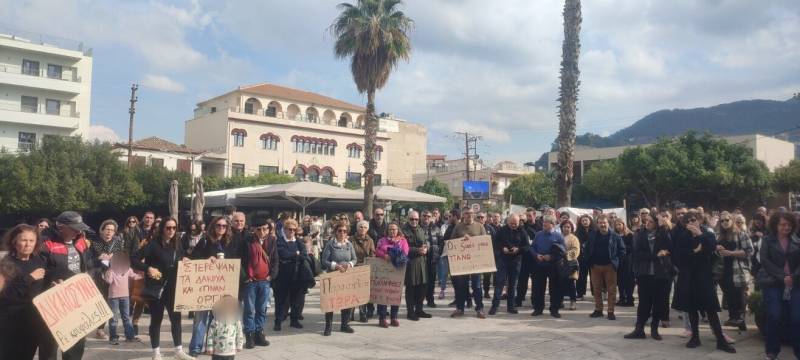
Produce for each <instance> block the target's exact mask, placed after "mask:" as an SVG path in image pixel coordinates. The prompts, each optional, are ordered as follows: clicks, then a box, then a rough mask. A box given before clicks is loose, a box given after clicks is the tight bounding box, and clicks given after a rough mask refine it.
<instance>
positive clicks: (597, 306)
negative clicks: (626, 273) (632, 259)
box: [586, 214, 626, 320]
mask: <svg viewBox="0 0 800 360" xmlns="http://www.w3.org/2000/svg"><path fill="white" fill-rule="evenodd" d="M595 221H597V228H598V231H597V232H594V233H592V234H591V236H589V242H588V243H587V244H586V262H587V263H589V269H590V270H591V277H592V291H593V294H592V295H593V297H594V312H592V314H591V315H590V316H591V317H594V318H596V317H602V316H603V289H606V291H607V292H608V313H607V318H608V320H616V319H617V317H616V315H615V314H614V305H615V304H614V299H616V296H617V269H619V260H620V258H622V257H624V256H625V251H626V250H625V243H624V242H623V241H622V238H621V237H620V236H619V235H618V234H616V233H614V232H613V231H611V229H610V228H609V219H608V216H606V215H605V214H601V215H599V216H598V217H597V219H596V220H595Z"/></svg>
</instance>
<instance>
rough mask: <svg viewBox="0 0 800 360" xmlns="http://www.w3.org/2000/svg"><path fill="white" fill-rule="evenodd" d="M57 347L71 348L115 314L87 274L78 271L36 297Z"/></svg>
mask: <svg viewBox="0 0 800 360" xmlns="http://www.w3.org/2000/svg"><path fill="white" fill-rule="evenodd" d="M33 305H34V306H36V310H37V311H39V314H40V315H41V316H42V319H43V320H44V322H45V324H46V325H47V328H48V329H49V330H50V333H51V334H53V338H55V339H56V343H58V347H59V348H60V349H61V350H62V351H65V350H69V348H71V347H72V346H73V345H75V343H77V342H78V341H79V340H80V339H83V338H84V337H85V336H86V335H88V334H89V333H93V332H94V331H95V330H97V328H98V327H99V326H100V325H102V324H104V323H105V322H106V321H108V319H111V317H112V316H113V315H112V313H111V309H110V308H109V307H108V304H107V303H106V299H105V298H104V297H103V294H101V293H100V291H99V290H97V286H96V285H95V284H94V280H92V278H91V277H90V276H89V275H87V274H78V275H75V276H73V277H71V278H69V279H67V280H64V282H62V283H61V284H58V285H56V286H54V287H52V288H51V289H49V290H47V291H45V292H43V293H41V294H39V296H37V297H35V298H33Z"/></svg>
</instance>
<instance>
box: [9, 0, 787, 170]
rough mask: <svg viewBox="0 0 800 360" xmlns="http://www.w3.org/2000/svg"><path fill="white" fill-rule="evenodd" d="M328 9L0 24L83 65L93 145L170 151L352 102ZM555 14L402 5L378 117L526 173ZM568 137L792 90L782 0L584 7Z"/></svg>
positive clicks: (77, 9)
mask: <svg viewBox="0 0 800 360" xmlns="http://www.w3.org/2000/svg"><path fill="white" fill-rule="evenodd" d="M341 1H342V0H335V1H331V0H292V1H288V0H280V1H279V0H238V1H206V0H192V1H155V0H153V1H132V0H117V1H96V0H36V1H24V2H22V1H14V0H0V8H2V9H4V10H3V12H2V13H0V24H2V25H4V26H6V27H10V28H15V29H20V30H26V31H34V32H41V33H46V34H52V35H58V36H62V37H66V38H71V39H76V40H81V41H84V42H86V43H88V44H90V46H92V48H93V51H94V74H93V77H94V79H93V84H92V86H93V91H92V116H91V120H92V124H93V126H94V127H93V129H92V134H93V136H96V137H98V138H101V139H114V138H115V137H119V138H122V139H127V128H128V114H127V109H128V97H129V94H130V84H131V82H138V83H140V84H141V87H140V91H139V103H138V104H137V109H138V111H137V114H136V115H137V116H136V119H137V122H136V128H135V131H134V137H135V138H137V139H138V138H143V137H146V136H152V135H156V136H160V137H164V138H166V139H169V140H172V141H175V142H178V143H182V142H183V132H184V131H183V129H184V127H183V126H184V121H185V120H187V119H189V118H190V117H191V116H192V110H193V109H194V106H195V105H196V103H197V102H198V101H201V100H204V99H207V98H209V97H212V96H216V95H219V94H222V93H224V92H226V91H230V90H232V89H234V88H236V87H237V86H239V85H243V84H252V83H259V82H271V83H276V84H283V85H287V86H291V87H297V88H301V89H305V90H309V91H315V92H319V93H322V94H325V95H329V96H333V97H336V98H340V99H343V100H346V101H349V102H352V103H356V104H363V103H364V102H365V98H364V97H363V96H361V95H359V94H358V93H357V91H356V90H355V86H354V85H353V83H352V78H351V75H350V73H349V66H348V63H347V62H346V61H344V60H337V59H335V58H334V56H333V55H332V46H333V39H332V37H331V36H330V34H329V33H327V28H328V26H329V25H330V23H331V21H332V20H333V18H334V17H335V16H336V14H337V10H336V4H337V3H339V2H341ZM562 6H563V1H556V0H502V1H501V0H497V1H491V2H486V1H482V0H406V2H405V7H404V8H405V11H406V13H407V14H408V15H409V16H410V17H412V18H413V19H414V20H415V23H416V25H415V30H414V32H413V33H412V34H411V38H412V43H413V45H414V50H413V51H414V52H413V54H412V58H411V60H410V61H409V62H408V63H403V64H401V65H400V67H399V69H398V70H397V71H396V72H395V73H394V74H393V75H392V76H391V78H390V80H389V83H388V85H387V86H386V88H384V89H383V90H382V91H381V92H380V93H379V94H378V96H377V104H378V111H381V112H390V113H394V114H396V115H397V116H399V117H401V118H404V119H408V120H410V121H414V122H419V123H422V124H425V125H426V126H427V127H428V129H429V139H428V143H429V145H428V153H443V154H447V155H448V156H449V157H451V158H453V157H458V156H460V152H461V151H462V150H461V147H462V145H461V143H460V142H459V140H458V139H457V138H455V137H454V136H452V133H453V132H454V131H470V132H474V133H477V134H478V135H482V136H483V140H482V141H481V142H480V143H479V144H478V152H479V154H481V156H482V157H483V158H486V159H489V160H495V161H499V160H515V161H518V162H525V161H530V160H536V159H537V158H538V156H539V155H540V154H541V152H543V151H546V150H548V149H549V146H550V143H551V142H552V140H553V139H554V137H555V135H556V131H557V130H556V129H557V122H558V120H557V117H556V105H557V104H556V101H555V99H556V98H557V93H558V70H559V62H560V56H561V41H562V38H563V32H562V31H563V29H562V25H561V21H562V17H561V9H562ZM583 16H584V22H583V30H582V33H581V37H582V43H583V47H582V53H581V59H580V66H581V71H582V74H581V82H582V83H581V89H580V91H581V93H580V98H579V112H578V133H583V132H587V131H591V132H595V133H600V134H608V133H613V132H614V131H616V130H618V129H620V128H623V127H625V126H627V125H629V124H631V123H633V122H634V121H636V120H638V119H639V118H641V117H642V116H644V115H646V114H648V113H650V112H653V111H657V110H661V109H671V108H688V107H698V106H711V105H715V104H718V103H723V102H729V101H735V100H742V99H756V98H763V99H778V100H784V99H788V98H789V97H790V96H791V95H792V94H793V93H795V92H798V91H800V62H799V61H797V59H798V58H800V6H798V5H797V3H796V0H772V1H768V2H757V1H750V0H702V1H697V0H674V1H662V0H592V1H584V2H583Z"/></svg>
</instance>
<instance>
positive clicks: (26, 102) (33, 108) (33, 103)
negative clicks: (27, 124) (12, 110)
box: [20, 95, 39, 113]
mask: <svg viewBox="0 0 800 360" xmlns="http://www.w3.org/2000/svg"><path fill="white" fill-rule="evenodd" d="M20 110H22V111H24V112H29V113H36V112H39V99H37V98H36V97H33V96H25V95H22V102H21V103H20Z"/></svg>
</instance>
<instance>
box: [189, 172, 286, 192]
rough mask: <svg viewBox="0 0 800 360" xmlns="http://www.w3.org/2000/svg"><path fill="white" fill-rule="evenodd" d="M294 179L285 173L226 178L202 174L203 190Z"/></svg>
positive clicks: (282, 182)
mask: <svg viewBox="0 0 800 360" xmlns="http://www.w3.org/2000/svg"><path fill="white" fill-rule="evenodd" d="M295 181H296V180H295V179H294V178H293V177H292V176H290V175H285V174H259V175H253V176H231V177H226V178H219V177H216V176H204V177H203V190H205V191H214V190H225V189H235V188H240V187H245V186H259V185H272V184H287V183H291V182H295Z"/></svg>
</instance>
